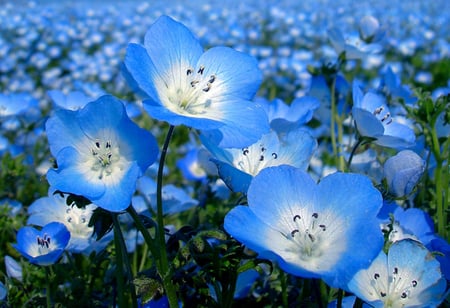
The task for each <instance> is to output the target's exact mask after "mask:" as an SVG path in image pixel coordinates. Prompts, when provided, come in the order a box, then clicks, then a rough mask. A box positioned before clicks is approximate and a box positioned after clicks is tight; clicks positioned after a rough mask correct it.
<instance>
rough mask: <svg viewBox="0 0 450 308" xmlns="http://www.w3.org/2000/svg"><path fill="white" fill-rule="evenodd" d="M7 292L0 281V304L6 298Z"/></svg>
mask: <svg viewBox="0 0 450 308" xmlns="http://www.w3.org/2000/svg"><path fill="white" fill-rule="evenodd" d="M7 294H8V291H6V287H5V285H4V284H3V282H1V281H0V302H3V301H4V300H5V298H6V295H7Z"/></svg>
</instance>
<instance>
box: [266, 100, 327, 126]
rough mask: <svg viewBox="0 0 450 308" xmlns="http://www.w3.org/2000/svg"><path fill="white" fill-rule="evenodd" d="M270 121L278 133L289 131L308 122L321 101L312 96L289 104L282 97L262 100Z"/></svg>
mask: <svg viewBox="0 0 450 308" xmlns="http://www.w3.org/2000/svg"><path fill="white" fill-rule="evenodd" d="M262 104H263V107H264V109H265V110H266V113H267V116H268V118H269V122H270V128H271V129H273V130H275V131H276V132H277V133H283V132H288V131H291V130H294V129H297V128H300V127H301V126H303V125H305V124H306V123H308V122H309V121H310V120H311V118H312V116H313V113H314V111H315V110H316V109H317V108H319V106H320V101H319V100H318V99H317V98H315V97H312V96H303V97H299V98H296V99H294V100H293V101H292V102H291V103H290V104H289V105H288V104H286V103H285V102H283V101H282V100H281V99H274V100H273V101H265V100H262Z"/></svg>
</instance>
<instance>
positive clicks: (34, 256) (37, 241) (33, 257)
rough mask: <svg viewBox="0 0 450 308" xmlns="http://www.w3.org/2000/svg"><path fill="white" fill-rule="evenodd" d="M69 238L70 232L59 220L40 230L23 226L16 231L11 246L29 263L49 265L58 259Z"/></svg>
mask: <svg viewBox="0 0 450 308" xmlns="http://www.w3.org/2000/svg"><path fill="white" fill-rule="evenodd" d="M69 240H70V232H69V230H67V228H66V226H65V225H64V224H62V223H60V222H51V223H49V224H46V225H45V226H44V227H43V228H42V230H37V229H35V228H33V227H30V226H25V227H22V228H20V229H19V231H18V232H17V244H13V245H12V246H13V247H14V248H15V249H16V250H17V251H18V252H20V254H21V255H22V256H24V257H25V258H26V259H28V261H29V262H30V263H33V264H36V265H43V266H46V265H51V264H54V263H55V262H56V261H58V259H59V257H61V255H62V253H63V252H64V250H65V248H66V246H67V244H68V243H69Z"/></svg>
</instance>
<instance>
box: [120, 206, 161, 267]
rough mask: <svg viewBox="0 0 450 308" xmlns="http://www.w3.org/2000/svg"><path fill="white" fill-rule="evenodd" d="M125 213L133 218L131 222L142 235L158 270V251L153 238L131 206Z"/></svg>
mask: <svg viewBox="0 0 450 308" xmlns="http://www.w3.org/2000/svg"><path fill="white" fill-rule="evenodd" d="M127 212H128V214H130V215H131V218H133V221H134V223H135V224H136V228H137V229H138V230H139V231H140V232H141V233H142V236H143V237H144V240H145V243H146V244H147V245H146V246H148V248H149V249H150V252H151V253H152V256H153V258H154V259H155V262H156V264H157V267H158V268H160V264H159V260H160V256H159V251H158V249H157V247H156V246H155V242H154V239H153V237H152V236H151V234H150V232H149V231H148V229H147V228H146V227H145V226H144V224H143V223H142V220H141V219H140V218H139V214H138V213H137V212H136V210H135V208H134V207H133V206H132V205H130V206H129V207H128V208H127ZM141 264H142V263H141Z"/></svg>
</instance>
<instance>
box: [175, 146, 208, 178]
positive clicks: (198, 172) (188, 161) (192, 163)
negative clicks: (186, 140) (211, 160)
mask: <svg viewBox="0 0 450 308" xmlns="http://www.w3.org/2000/svg"><path fill="white" fill-rule="evenodd" d="M204 151H205V149H200V148H198V147H195V148H192V149H190V150H189V151H188V152H187V153H186V155H185V156H184V157H183V158H181V159H179V160H178V161H177V167H178V168H179V169H180V171H181V173H182V174H183V176H184V178H185V179H187V180H189V181H201V180H204V179H206V176H207V173H206V171H205V169H204V168H203V166H202V164H201V156H202V155H203V152H204ZM205 157H206V156H205Z"/></svg>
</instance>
